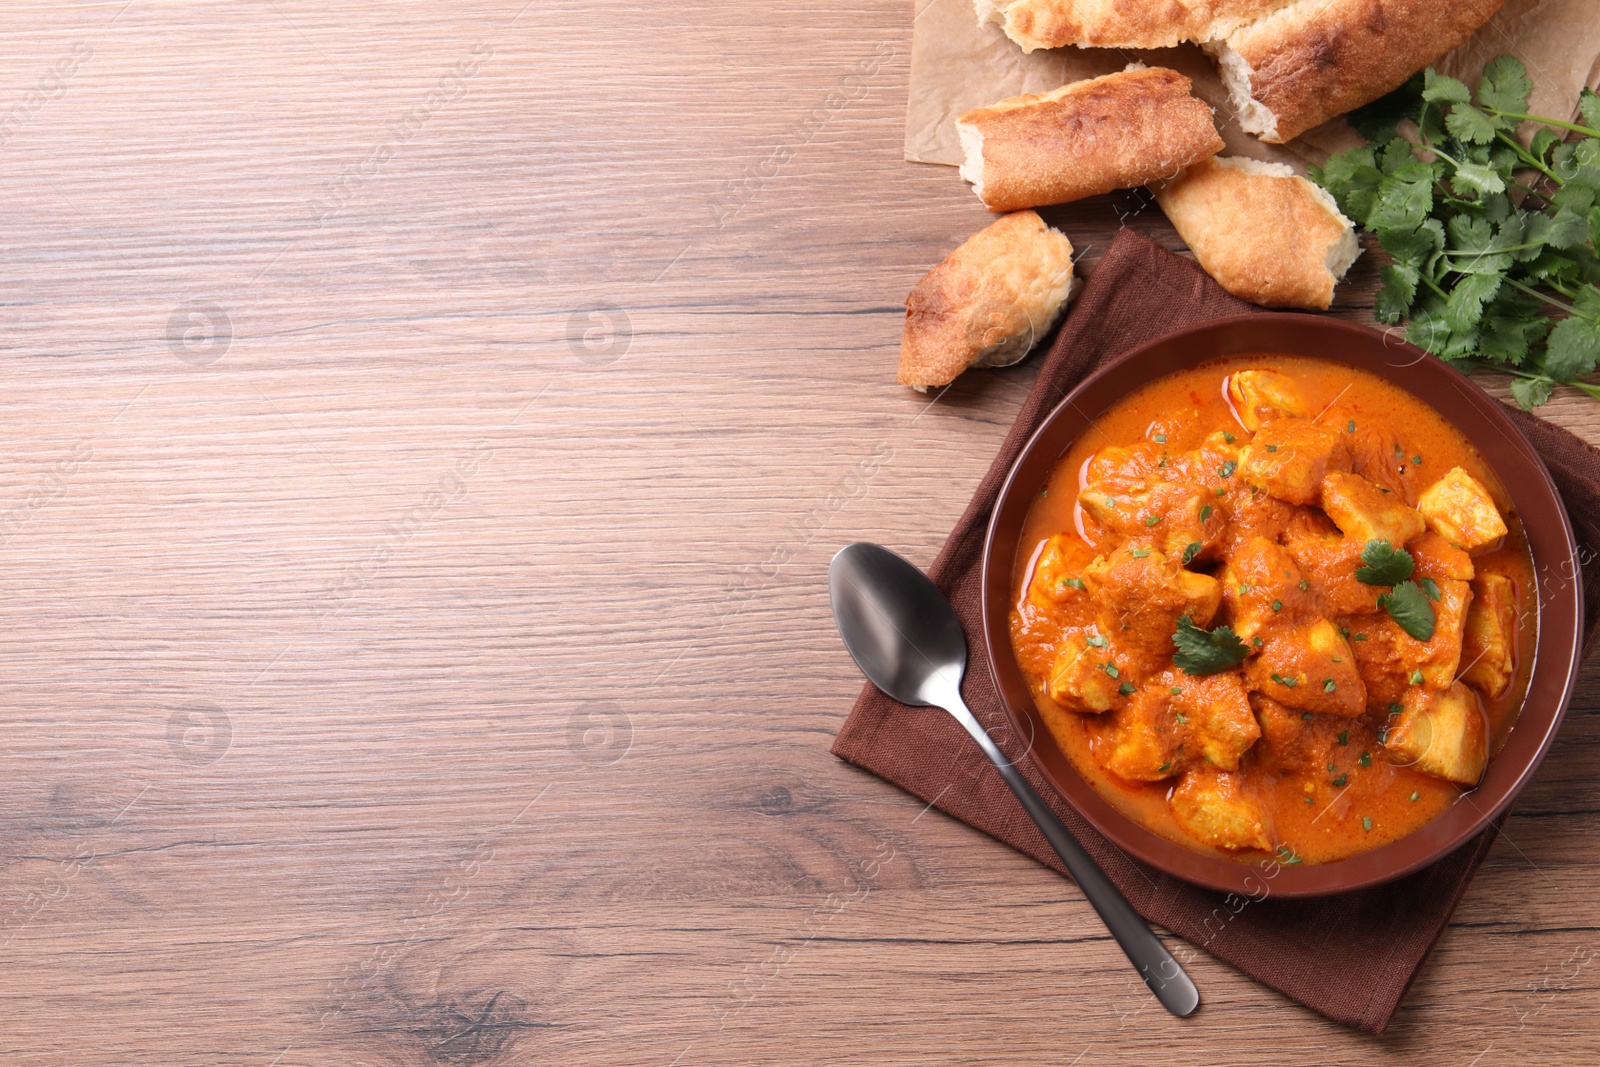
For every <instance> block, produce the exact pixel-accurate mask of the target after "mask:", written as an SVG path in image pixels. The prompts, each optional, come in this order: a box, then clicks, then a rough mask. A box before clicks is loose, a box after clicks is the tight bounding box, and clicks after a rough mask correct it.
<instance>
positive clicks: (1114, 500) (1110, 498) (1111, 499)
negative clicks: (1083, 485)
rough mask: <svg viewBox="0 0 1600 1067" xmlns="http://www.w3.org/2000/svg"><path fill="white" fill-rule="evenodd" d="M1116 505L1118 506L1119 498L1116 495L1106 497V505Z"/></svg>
mask: <svg viewBox="0 0 1600 1067" xmlns="http://www.w3.org/2000/svg"><path fill="white" fill-rule="evenodd" d="M1116 506H1117V498H1116V497H1114V496H1108V497H1106V507H1108V508H1114V507H1116Z"/></svg>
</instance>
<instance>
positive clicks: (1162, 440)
mask: <svg viewBox="0 0 1600 1067" xmlns="http://www.w3.org/2000/svg"><path fill="white" fill-rule="evenodd" d="M1150 440H1152V441H1154V442H1155V443H1156V444H1158V445H1164V444H1166V443H1167V435H1166V434H1164V433H1158V434H1156V435H1155V436H1154V437H1152V438H1150Z"/></svg>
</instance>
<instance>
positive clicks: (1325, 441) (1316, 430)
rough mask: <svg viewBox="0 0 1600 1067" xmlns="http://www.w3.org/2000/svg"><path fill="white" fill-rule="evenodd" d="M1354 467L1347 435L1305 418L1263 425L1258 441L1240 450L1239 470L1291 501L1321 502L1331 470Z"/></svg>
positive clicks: (1258, 483)
mask: <svg viewBox="0 0 1600 1067" xmlns="http://www.w3.org/2000/svg"><path fill="white" fill-rule="evenodd" d="M1349 469H1350V449H1349V445H1348V444H1347V443H1346V442H1345V435H1344V434H1341V433H1340V432H1339V431H1337V430H1335V429H1333V428H1332V427H1330V426H1321V425H1318V424H1317V423H1314V422H1307V421H1306V420H1305V419H1275V420H1273V421H1271V422H1265V423H1262V424H1261V429H1260V430H1259V431H1257V433H1256V436H1255V440H1253V441H1251V442H1250V443H1249V444H1248V445H1246V446H1244V447H1243V448H1241V449H1240V450H1239V473H1240V474H1241V475H1242V476H1243V477H1244V479H1245V481H1247V482H1248V483H1249V484H1250V485H1252V486H1259V487H1260V488H1262V489H1264V490H1266V491H1267V492H1268V493H1269V494H1271V495H1272V496H1275V497H1277V498H1278V499H1279V500H1286V501H1288V502H1289V503H1291V504H1319V503H1321V501H1322V479H1323V478H1324V476H1326V475H1327V473H1328V472H1329V471H1333V470H1349Z"/></svg>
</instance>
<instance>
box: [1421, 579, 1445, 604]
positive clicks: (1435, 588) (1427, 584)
mask: <svg viewBox="0 0 1600 1067" xmlns="http://www.w3.org/2000/svg"><path fill="white" fill-rule="evenodd" d="M1417 585H1418V586H1420V587H1421V588H1422V591H1423V592H1424V593H1427V594H1428V599H1429V600H1438V599H1439V596H1440V593H1439V583H1438V582H1436V581H1434V580H1433V579H1432V578H1424V579H1422V580H1421V581H1420V582H1418V583H1417Z"/></svg>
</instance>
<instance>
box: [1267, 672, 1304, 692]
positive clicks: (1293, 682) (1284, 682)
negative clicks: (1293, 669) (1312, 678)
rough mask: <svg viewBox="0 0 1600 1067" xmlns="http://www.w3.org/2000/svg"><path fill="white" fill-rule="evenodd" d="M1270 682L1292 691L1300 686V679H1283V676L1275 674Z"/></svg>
mask: <svg viewBox="0 0 1600 1067" xmlns="http://www.w3.org/2000/svg"><path fill="white" fill-rule="evenodd" d="M1272 680H1273V681H1274V682H1277V683H1278V684H1279V685H1281V686H1283V687H1285V688H1287V689H1293V688H1294V687H1295V686H1297V685H1299V684H1300V679H1298V678H1285V677H1284V676H1283V675H1281V674H1276V673H1275V674H1273V675H1272Z"/></svg>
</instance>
